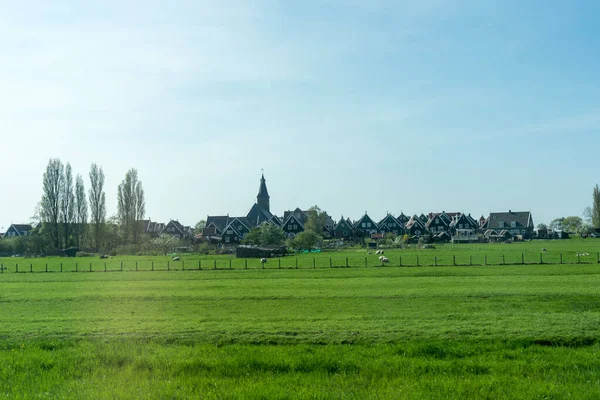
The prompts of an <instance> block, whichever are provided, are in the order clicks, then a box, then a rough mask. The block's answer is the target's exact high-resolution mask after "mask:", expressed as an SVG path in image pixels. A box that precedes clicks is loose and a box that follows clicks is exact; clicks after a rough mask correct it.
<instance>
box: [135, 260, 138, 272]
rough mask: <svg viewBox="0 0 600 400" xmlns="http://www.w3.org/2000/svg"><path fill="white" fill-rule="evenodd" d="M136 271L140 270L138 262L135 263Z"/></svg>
mask: <svg viewBox="0 0 600 400" xmlns="http://www.w3.org/2000/svg"><path fill="white" fill-rule="evenodd" d="M135 270H136V271H137V270H138V262H137V261H136V262H135Z"/></svg>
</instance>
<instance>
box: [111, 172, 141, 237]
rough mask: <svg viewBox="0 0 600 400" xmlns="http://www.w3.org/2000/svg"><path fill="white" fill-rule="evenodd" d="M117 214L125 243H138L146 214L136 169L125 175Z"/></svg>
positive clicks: (119, 195)
mask: <svg viewBox="0 0 600 400" xmlns="http://www.w3.org/2000/svg"><path fill="white" fill-rule="evenodd" d="M117 195H118V207H117V210H118V211H117V213H118V217H119V223H120V225H121V229H122V231H123V236H124V238H125V241H128V242H132V243H137V239H138V236H139V233H140V232H139V230H140V229H139V228H140V224H139V221H141V220H142V219H143V218H144V214H145V213H146V202H145V200H144V189H143V187H142V182H141V181H140V180H139V179H138V173H137V170H136V169H135V168H132V169H130V170H129V171H127V173H126V174H125V179H124V180H123V182H121V184H120V185H119V189H118V193H117Z"/></svg>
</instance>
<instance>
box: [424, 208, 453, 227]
mask: <svg viewBox="0 0 600 400" xmlns="http://www.w3.org/2000/svg"><path fill="white" fill-rule="evenodd" d="M430 215H431V217H429V219H428V220H427V223H426V224H425V227H426V228H429V227H430V226H431V224H434V223H435V224H436V225H437V223H436V222H435V220H436V219H438V220H439V221H440V223H441V224H442V225H444V226H450V222H451V220H450V218H448V215H447V214H445V213H444V212H441V213H439V214H430Z"/></svg>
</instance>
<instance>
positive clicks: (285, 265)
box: [0, 253, 600, 274]
mask: <svg viewBox="0 0 600 400" xmlns="http://www.w3.org/2000/svg"><path fill="white" fill-rule="evenodd" d="M388 259H389V261H388V262H386V263H383V262H382V261H380V260H379V258H377V257H373V256H370V257H363V256H350V257H313V258H310V257H283V258H273V259H269V260H268V261H267V263H265V264H263V263H261V262H260V259H239V258H221V259H216V258H215V259H209V260H207V259H202V260H189V259H188V260H182V261H170V260H169V261H155V260H141V261H118V260H116V261H115V260H109V261H100V262H95V263H94V262H82V261H79V260H77V261H73V262H68V263H66V262H64V261H63V262H60V263H58V262H55V263H52V262H51V263H48V262H38V263H28V264H25V265H23V264H21V265H19V263H18V262H15V263H14V264H13V263H0V273H2V274H3V273H5V272H16V273H24V272H30V273H33V272H113V271H192V270H196V271H202V270H234V269H235V270H241V269H309V268H312V269H317V268H369V267H384V266H385V267H452V266H501V265H542V264H544V265H560V264H593V263H600V253H596V254H595V257H594V256H593V255H590V254H588V253H583V254H576V255H573V254H571V253H569V254H568V255H567V256H563V253H560V254H552V255H550V254H544V253H540V254H525V253H520V254H509V255H508V256H507V255H504V254H500V255H499V254H494V255H491V256H488V255H468V256H465V255H459V256H457V255H441V256H440V255H431V254H423V255H399V256H395V257H394V256H390V257H389V258H388Z"/></svg>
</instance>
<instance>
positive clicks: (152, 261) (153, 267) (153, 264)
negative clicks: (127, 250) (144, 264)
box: [152, 260, 154, 271]
mask: <svg viewBox="0 0 600 400" xmlns="http://www.w3.org/2000/svg"><path fill="white" fill-rule="evenodd" d="M152 271H154V260H152Z"/></svg>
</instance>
